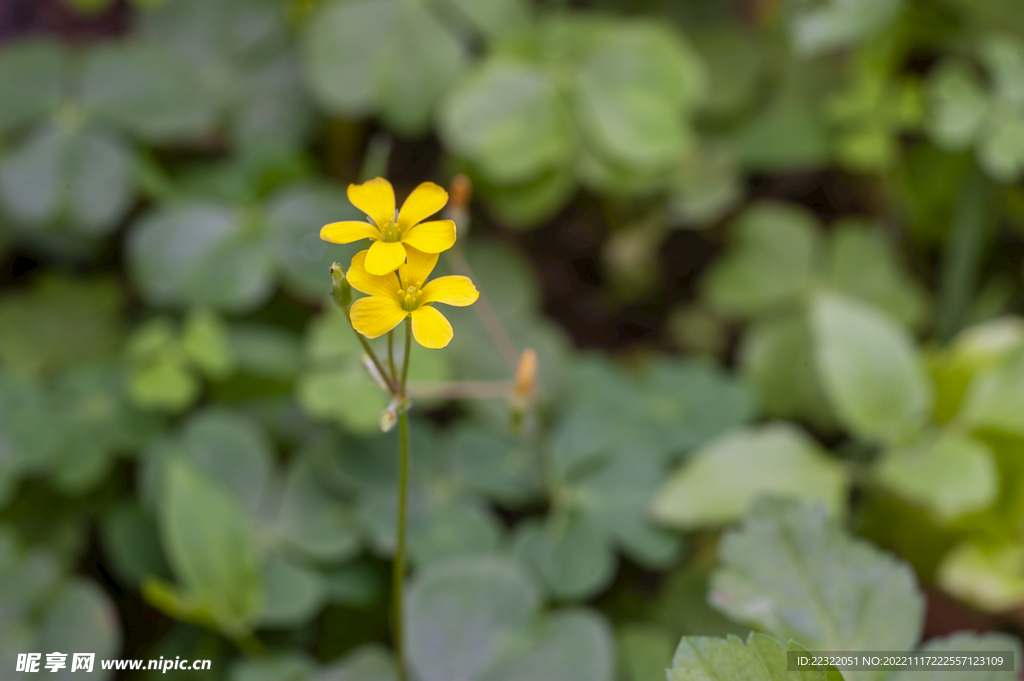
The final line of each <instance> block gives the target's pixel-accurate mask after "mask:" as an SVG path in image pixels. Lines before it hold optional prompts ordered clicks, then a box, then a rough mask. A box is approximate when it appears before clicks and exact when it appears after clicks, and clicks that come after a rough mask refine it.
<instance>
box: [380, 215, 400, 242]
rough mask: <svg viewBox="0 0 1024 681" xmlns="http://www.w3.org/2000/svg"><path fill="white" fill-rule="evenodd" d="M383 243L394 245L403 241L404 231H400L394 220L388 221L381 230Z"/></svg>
mask: <svg viewBox="0 0 1024 681" xmlns="http://www.w3.org/2000/svg"><path fill="white" fill-rule="evenodd" d="M380 234H381V241H384V242H385V243H389V244H393V243H396V242H398V241H401V240H402V231H401V230H400V229H398V225H397V224H395V220H394V218H391V219H388V220H386V221H385V222H384V224H383V225H382V226H381V228H380Z"/></svg>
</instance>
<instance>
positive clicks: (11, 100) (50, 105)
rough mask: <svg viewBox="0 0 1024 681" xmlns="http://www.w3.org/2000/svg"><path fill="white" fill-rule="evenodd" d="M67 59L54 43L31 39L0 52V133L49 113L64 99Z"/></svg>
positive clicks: (60, 47) (61, 49)
mask: <svg viewBox="0 0 1024 681" xmlns="http://www.w3.org/2000/svg"><path fill="white" fill-rule="evenodd" d="M66 62H67V58H66V55H65V54H64V48H63V47H62V46H61V45H60V44H59V43H57V42H55V41H51V40H46V39H39V38H30V39H23V40H18V41H11V42H7V43H5V45H4V49H3V50H2V51H0V133H7V132H8V131H10V130H12V129H14V128H17V127H18V126H20V125H23V124H25V123H28V122H29V121H31V120H33V119H35V118H38V117H40V116H43V115H45V114H46V113H49V112H50V111H52V110H53V109H55V108H56V107H57V105H58V104H59V103H60V102H61V99H62V98H63V97H64V96H65V95H66V87H67V83H66V82H65V80H66V77H67V72H66V71H67V63H66Z"/></svg>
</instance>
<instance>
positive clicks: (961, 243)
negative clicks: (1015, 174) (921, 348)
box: [938, 168, 996, 341]
mask: <svg viewBox="0 0 1024 681" xmlns="http://www.w3.org/2000/svg"><path fill="white" fill-rule="evenodd" d="M991 198H992V184H991V183H990V182H989V181H988V179H987V178H986V177H985V176H984V175H983V174H982V172H981V171H980V170H979V169H977V168H974V169H973V170H972V171H971V172H970V173H969V174H968V176H967V178H966V179H965V181H964V182H963V184H962V185H961V188H960V192H959V194H958V196H957V198H956V203H955V205H954V207H953V217H952V222H951V224H950V230H949V236H948V237H947V238H946V244H945V246H944V248H943V252H942V263H941V265H940V267H941V269H940V282H941V283H940V290H939V329H938V331H939V336H940V338H941V339H942V340H943V341H948V340H949V339H950V338H952V337H953V336H954V335H955V334H956V333H957V331H959V330H960V329H962V328H963V327H964V325H965V324H966V323H967V320H968V317H969V315H970V312H971V304H972V303H973V302H974V295H975V291H976V289H977V286H978V279H979V275H980V272H981V266H982V262H983V260H984V257H985V252H986V251H987V250H988V247H989V244H990V242H991V240H992V237H993V235H994V233H995V228H996V220H995V216H994V215H993V214H992V212H991V210H990V209H989V208H990V205H991Z"/></svg>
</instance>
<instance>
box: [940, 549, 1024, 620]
mask: <svg viewBox="0 0 1024 681" xmlns="http://www.w3.org/2000/svg"><path fill="white" fill-rule="evenodd" d="M1022 565H1024V544H1021V543H1020V542H1008V543H1003V544H996V545H993V544H989V543H983V542H980V541H971V540H967V541H963V542H961V543H959V544H957V545H956V546H954V547H953V548H952V549H951V550H950V551H949V552H948V553H947V554H946V555H945V557H943V559H942V562H941V563H940V564H939V567H938V569H937V570H936V573H935V578H936V582H937V583H938V585H939V586H940V587H942V589H943V590H944V591H946V592H947V593H950V594H952V595H953V596H955V597H956V598H958V599H960V600H962V601H964V602H966V603H969V604H971V605H973V606H974V607H976V608H978V609H979V610H983V611H986V612H993V613H995V612H1006V611H1007V610H1010V609H1012V608H1014V607H1016V606H1018V605H1020V604H1021V603H1024V569H1021V566H1022Z"/></svg>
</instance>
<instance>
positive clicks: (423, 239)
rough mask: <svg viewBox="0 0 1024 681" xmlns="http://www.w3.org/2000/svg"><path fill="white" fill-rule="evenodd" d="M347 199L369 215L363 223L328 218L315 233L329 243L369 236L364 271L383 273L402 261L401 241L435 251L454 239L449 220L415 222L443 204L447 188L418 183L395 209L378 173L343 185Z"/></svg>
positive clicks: (387, 186)
mask: <svg viewBox="0 0 1024 681" xmlns="http://www.w3.org/2000/svg"><path fill="white" fill-rule="evenodd" d="M348 200H349V201H351V202H352V205H353V206H355V207H356V208H358V209H359V210H361V211H363V212H364V213H366V215H367V216H369V218H370V220H372V223H369V222H354V221H348V222H332V223H331V224H329V225H326V226H324V228H323V229H321V230H320V238H321V239H323V240H324V241H330V242H331V243H334V244H350V243H352V242H353V241H359V240H360V239H372V240H373V244H372V245H371V246H370V251H369V253H368V254H367V256H366V271H367V272H369V273H370V274H376V275H384V274H389V273H391V272H394V271H395V270H396V269H398V266H399V265H401V264H402V263H403V262H405V257H406V250H405V248H406V246H412V247H413V248H415V249H417V250H419V251H422V252H423V253H440V252H441V251H445V250H448V249H449V248H451V247H452V245H453V244H454V243H455V223H454V222H452V221H451V220H437V221H434V222H421V221H422V220H425V219H426V218H428V217H430V216H431V215H433V214H434V213H436V212H437V211H439V210H441V209H442V208H444V206H445V204H446V203H448V193H447V192H446V191H445V190H444V189H442V188H441V187H439V186H437V185H436V184H434V183H433V182H424V183H423V184H421V185H420V186H418V187H416V189H414V190H413V192H412V194H410V195H409V198H407V199H406V200H405V203H403V204H402V210H401V211H399V212H398V214H397V216H396V214H395V190H394V189H393V188H392V186H391V183H390V182H388V181H387V180H385V179H384V178H383V177H378V178H375V179H373V180H370V181H368V182H364V183H363V184H350V185H349V186H348Z"/></svg>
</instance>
